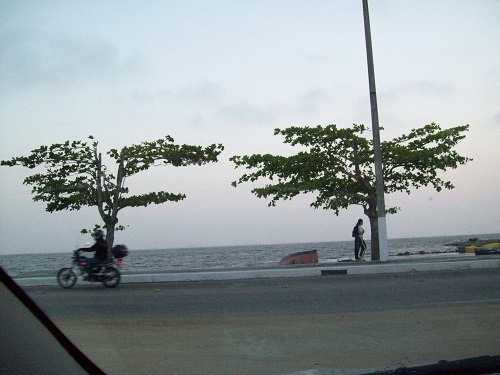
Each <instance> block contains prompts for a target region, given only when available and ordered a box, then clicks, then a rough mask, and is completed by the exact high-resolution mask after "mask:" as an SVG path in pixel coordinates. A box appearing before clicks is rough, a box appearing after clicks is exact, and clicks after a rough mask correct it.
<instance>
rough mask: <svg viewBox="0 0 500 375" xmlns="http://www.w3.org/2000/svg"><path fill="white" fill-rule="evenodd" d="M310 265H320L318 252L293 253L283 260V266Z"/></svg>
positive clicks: (281, 263)
mask: <svg viewBox="0 0 500 375" xmlns="http://www.w3.org/2000/svg"><path fill="white" fill-rule="evenodd" d="M309 263H318V251H317V250H309V251H301V252H300V253H293V254H290V255H287V256H286V257H284V258H283V259H281V262H280V265H281V266H288V265H291V264H309Z"/></svg>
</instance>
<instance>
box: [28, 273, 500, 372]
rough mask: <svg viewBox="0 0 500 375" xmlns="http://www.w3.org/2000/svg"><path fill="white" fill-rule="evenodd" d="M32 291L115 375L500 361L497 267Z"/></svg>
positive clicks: (499, 286)
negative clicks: (486, 357)
mask: <svg viewBox="0 0 500 375" xmlns="http://www.w3.org/2000/svg"><path fill="white" fill-rule="evenodd" d="M25 290H26V291H27V292H28V294H29V295H30V296H31V297H32V298H33V299H34V300H35V301H36V302H37V303H38V304H39V305H40V306H41V307H42V309H43V310H44V311H45V312H46V313H47V314H48V315H49V316H50V317H51V318H52V319H53V320H54V321H55V322H56V323H57V324H58V325H59V326H60V327H61V329H62V330H63V332H65V333H66V334H67V335H68V337H70V338H71V339H72V340H73V341H74V342H75V343H76V344H77V345H78V346H80V348H81V349H82V350H83V351H84V352H86V353H87V354H88V355H89V357H90V358H92V359H94V360H95V361H96V363H97V364H98V365H100V366H102V367H103V369H104V370H105V371H106V372H108V373H110V374H114V373H116V374H150V373H162V374H290V373H293V372H298V371H300V370H306V369H318V368H320V369H321V368H337V369H355V368H368V367H383V366H397V365H404V366H411V365H416V364H425V363H435V362H437V361H440V360H456V359H462V358H471V357H476V356H482V355H498V354H499V353H500V334H499V333H500V318H499V316H500V293H499V291H500V271H499V270H497V269H481V270H462V271H439V272H420V273H406V274H379V275H333V276H321V277H307V278H286V279H245V280H231V281H209V282H182V283H158V284H123V285H120V286H118V288H116V289H106V288H104V287H103V286H102V285H100V284H89V283H83V282H80V281H79V284H77V285H76V286H75V288H73V289H70V290H64V289H61V288H59V287H28V288H25Z"/></svg>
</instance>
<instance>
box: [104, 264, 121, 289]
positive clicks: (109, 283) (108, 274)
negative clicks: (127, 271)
mask: <svg viewBox="0 0 500 375" xmlns="http://www.w3.org/2000/svg"><path fill="white" fill-rule="evenodd" d="M102 277H103V279H102V283H103V284H104V286H105V287H106V288H114V287H116V286H117V285H118V284H119V283H120V279H121V275H120V271H118V270H117V269H116V268H115V267H106V269H105V270H104V275H103V276H102Z"/></svg>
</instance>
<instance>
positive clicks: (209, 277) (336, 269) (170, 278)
mask: <svg viewBox="0 0 500 375" xmlns="http://www.w3.org/2000/svg"><path fill="white" fill-rule="evenodd" d="M484 268H500V258H495V259H484V260H483V259H473V260H455V261H453V260H451V261H418V262H404V263H403V262H401V263H399V262H398V263H390V262H389V263H378V262H377V263H372V262H370V263H369V264H366V265H365V264H359V263H356V264H352V265H344V264H342V265H341V264H338V263H337V264H335V265H326V264H322V265H316V266H304V265H303V266H292V267H286V268H285V267H280V268H266V269H246V270H214V271H187V272H171V273H151V274H122V280H121V282H122V283H124V284H126V283H158V282H188V281H218V280H238V279H259V278H285V277H310V276H321V275H323V276H328V275H368V274H382V273H407V272H425V271H444V270H448V271H450V270H467V269H484ZM14 280H15V282H16V283H17V284H18V285H19V286H22V287H24V286H51V285H57V281H56V278H55V277H54V276H51V277H18V278H16V277H14Z"/></svg>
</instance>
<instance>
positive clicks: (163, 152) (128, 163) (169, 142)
mask: <svg viewBox="0 0 500 375" xmlns="http://www.w3.org/2000/svg"><path fill="white" fill-rule="evenodd" d="M88 139H89V140H90V142H89V143H88V142H87V141H85V142H84V141H66V142H64V143H56V144H53V145H51V146H41V147H39V148H37V149H35V150H33V151H31V154H30V155H29V156H19V157H14V158H12V159H10V160H3V161H1V162H0V164H1V165H3V166H10V167H12V166H16V165H21V166H23V167H27V168H30V169H35V168H37V167H39V166H43V167H44V169H43V170H42V171H41V172H40V173H36V174H34V175H31V176H28V177H26V178H25V179H24V181H23V183H24V184H25V185H31V186H32V187H33V188H32V194H34V196H33V200H34V201H41V202H45V203H46V204H47V205H46V211H48V212H50V213H52V212H55V211H62V210H79V209H80V208H82V207H86V206H96V207H97V209H98V211H99V215H100V217H101V219H102V221H103V223H104V225H103V228H104V229H105V230H106V234H107V239H108V244H109V250H110V251H111V248H112V246H113V242H114V233H115V230H123V229H124V227H123V226H121V225H120V226H117V224H118V212H120V211H121V210H122V209H124V208H126V207H140V206H143V207H146V206H148V205H150V204H161V203H165V202H168V201H172V202H178V201H180V200H182V199H184V198H186V195H185V194H181V193H178V194H175V193H169V192H166V191H158V192H151V193H147V194H140V195H129V194H128V193H129V189H128V188H127V187H126V186H125V181H126V179H127V177H130V176H133V175H135V174H137V173H139V172H141V171H145V170H147V169H149V168H150V167H152V166H153V165H172V166H174V167H182V166H187V165H203V164H206V163H211V162H217V157H218V156H219V154H220V153H221V152H222V151H223V150H224V147H223V146H222V144H217V145H216V144H212V145H210V146H208V147H206V148H203V147H201V146H192V145H177V144H174V139H173V138H172V137H170V136H166V137H165V138H160V139H158V140H156V141H152V142H142V143H140V144H137V145H131V146H127V147H124V148H122V149H121V150H116V149H111V150H109V151H108V152H107V154H108V155H109V157H110V158H111V159H112V160H114V162H115V163H116V165H117V171H116V175H114V174H112V173H110V172H109V171H108V168H107V167H106V166H105V165H104V164H103V162H102V157H101V153H99V152H98V150H97V146H98V142H97V141H95V140H94V137H93V136H89V137H88ZM99 227H100V225H98V224H96V226H95V228H94V229H97V228H99ZM86 232H88V230H86V229H83V230H82V233H86Z"/></svg>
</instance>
